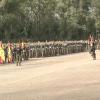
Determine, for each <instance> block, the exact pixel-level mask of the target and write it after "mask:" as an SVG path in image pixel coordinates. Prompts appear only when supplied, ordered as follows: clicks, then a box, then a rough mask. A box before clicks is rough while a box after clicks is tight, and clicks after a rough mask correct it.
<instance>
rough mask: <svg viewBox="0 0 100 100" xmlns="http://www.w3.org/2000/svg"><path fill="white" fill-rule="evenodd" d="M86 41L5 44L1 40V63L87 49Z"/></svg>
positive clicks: (19, 61) (18, 62)
mask: <svg viewBox="0 0 100 100" xmlns="http://www.w3.org/2000/svg"><path fill="white" fill-rule="evenodd" d="M86 47H87V42H86V41H50V42H47V41H46V42H31V43H29V42H28V43H24V42H22V43H16V44H14V43H10V42H8V43H7V44H3V43H2V41H0V64H7V63H16V65H17V66H21V62H22V61H26V60H29V59H30V58H40V57H42V58H43V57H53V56H60V55H67V54H72V53H79V52H84V51H86Z"/></svg>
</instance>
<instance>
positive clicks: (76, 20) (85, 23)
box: [0, 0, 100, 41]
mask: <svg viewBox="0 0 100 100" xmlns="http://www.w3.org/2000/svg"><path fill="white" fill-rule="evenodd" d="M99 9H100V2H99V0H1V1H0V39H1V40H4V41H9V40H12V41H16V40H18V39H30V40H33V41H38V40H39V41H46V40H80V39H87V36H88V35H89V34H90V33H93V34H94V35H95V36H97V34H98V33H99V32H100V10H99Z"/></svg>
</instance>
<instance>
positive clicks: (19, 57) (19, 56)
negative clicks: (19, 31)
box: [16, 44, 22, 66]
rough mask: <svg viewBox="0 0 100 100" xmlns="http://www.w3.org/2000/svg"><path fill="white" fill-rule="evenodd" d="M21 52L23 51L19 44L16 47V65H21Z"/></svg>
mask: <svg viewBox="0 0 100 100" xmlns="http://www.w3.org/2000/svg"><path fill="white" fill-rule="evenodd" d="M21 52H22V48H21V45H20V44H17V48H16V65H17V66H21Z"/></svg>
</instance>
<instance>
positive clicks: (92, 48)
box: [88, 35, 96, 60]
mask: <svg viewBox="0 0 100 100" xmlns="http://www.w3.org/2000/svg"><path fill="white" fill-rule="evenodd" d="M88 44H89V49H90V50H89V52H90V54H91V56H92V57H93V60H96V53H95V50H96V42H95V39H94V36H93V35H90V37H89V39H88Z"/></svg>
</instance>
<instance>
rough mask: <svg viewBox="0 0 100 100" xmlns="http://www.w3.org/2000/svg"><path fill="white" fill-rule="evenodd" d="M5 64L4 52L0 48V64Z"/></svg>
mask: <svg viewBox="0 0 100 100" xmlns="http://www.w3.org/2000/svg"><path fill="white" fill-rule="evenodd" d="M4 62H5V52H4V49H3V48H2V47H0V64H3V63H4Z"/></svg>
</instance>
